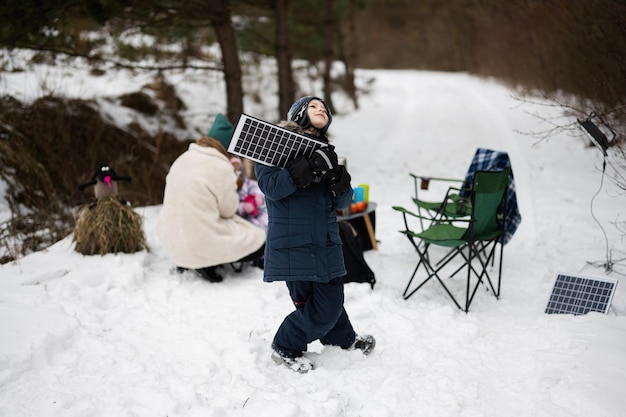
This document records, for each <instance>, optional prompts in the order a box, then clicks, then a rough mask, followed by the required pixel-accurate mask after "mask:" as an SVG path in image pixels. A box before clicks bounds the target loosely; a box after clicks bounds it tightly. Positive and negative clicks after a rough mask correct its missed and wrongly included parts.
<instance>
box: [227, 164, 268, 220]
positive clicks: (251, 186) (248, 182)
mask: <svg viewBox="0 0 626 417" xmlns="http://www.w3.org/2000/svg"><path fill="white" fill-rule="evenodd" d="M230 162H231V163H232V164H233V167H234V168H235V172H236V173H237V174H238V176H239V180H238V185H239V184H241V185H240V186H239V188H238V189H237V193H238V194H239V209H238V210H237V214H239V215H240V216H241V217H243V218H244V219H246V220H248V221H249V222H250V223H252V224H254V225H255V226H258V227H260V228H262V229H263V230H267V207H266V206H265V195H263V192H262V191H261V189H260V188H259V184H258V183H257V182H256V181H255V180H253V179H251V178H247V177H245V176H244V174H243V162H242V161H241V158H239V157H238V156H234V155H233V156H231V157H230Z"/></svg>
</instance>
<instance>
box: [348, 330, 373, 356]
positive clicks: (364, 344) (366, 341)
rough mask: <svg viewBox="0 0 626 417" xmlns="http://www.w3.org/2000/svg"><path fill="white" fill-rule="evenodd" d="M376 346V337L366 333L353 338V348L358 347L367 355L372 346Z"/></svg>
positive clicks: (370, 351)
mask: <svg viewBox="0 0 626 417" xmlns="http://www.w3.org/2000/svg"><path fill="white" fill-rule="evenodd" d="M375 347H376V339H374V336H372V335H369V334H366V335H363V336H361V335H357V336H356V339H355V340H354V345H353V349H360V350H361V351H362V352H363V354H364V355H369V354H370V353H372V351H373V350H374V348H375Z"/></svg>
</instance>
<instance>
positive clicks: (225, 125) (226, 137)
mask: <svg viewBox="0 0 626 417" xmlns="http://www.w3.org/2000/svg"><path fill="white" fill-rule="evenodd" d="M234 131H235V128H234V127H233V125H232V124H230V122H229V121H228V120H227V119H226V117H225V116H224V115H223V114H222V113H218V114H217V116H215V121H214V122H213V126H211V128H210V129H209V131H208V132H207V136H210V137H212V138H213V139H217V140H219V141H220V142H221V144H222V145H224V148H226V149H228V144H229V143H230V138H231V137H232V136H233V132H234Z"/></svg>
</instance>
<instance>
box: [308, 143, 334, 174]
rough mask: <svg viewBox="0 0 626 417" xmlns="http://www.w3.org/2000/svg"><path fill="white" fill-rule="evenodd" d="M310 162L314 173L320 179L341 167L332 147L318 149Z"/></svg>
mask: <svg viewBox="0 0 626 417" xmlns="http://www.w3.org/2000/svg"><path fill="white" fill-rule="evenodd" d="M309 162H310V163H311V168H312V169H313V173H314V174H315V175H317V176H318V177H321V176H324V174H326V173H327V172H328V171H330V170H333V169H335V168H337V166H339V162H338V161H337V154H336V153H335V147H334V146H332V145H329V146H326V147H323V148H319V149H317V150H316V151H315V152H313V155H311V157H310V158H309Z"/></svg>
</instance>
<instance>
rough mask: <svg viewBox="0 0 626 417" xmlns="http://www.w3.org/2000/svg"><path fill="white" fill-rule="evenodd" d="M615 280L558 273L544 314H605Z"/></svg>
mask: <svg viewBox="0 0 626 417" xmlns="http://www.w3.org/2000/svg"><path fill="white" fill-rule="evenodd" d="M616 286H617V280H615V279H610V278H593V277H586V276H582V275H572V274H565V273H559V274H558V275H557V277H556V279H555V280H554V286H553V287H552V294H551V295H550V299H549V300H548V305H547V306H546V314H574V315H581V314H587V313H588V312H590V311H597V312H600V313H604V314H606V313H607V312H608V310H609V307H610V306H611V301H612V299H613V293H614V292H615V287H616Z"/></svg>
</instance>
